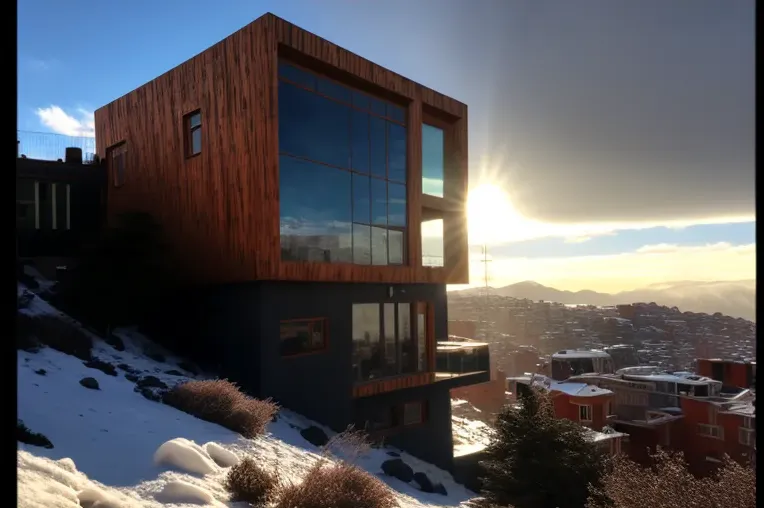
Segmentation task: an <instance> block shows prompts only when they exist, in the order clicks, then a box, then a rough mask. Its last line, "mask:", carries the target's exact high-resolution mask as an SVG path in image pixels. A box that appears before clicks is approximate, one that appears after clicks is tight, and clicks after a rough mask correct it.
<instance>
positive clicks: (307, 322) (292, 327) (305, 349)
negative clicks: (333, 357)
mask: <svg viewBox="0 0 764 508" xmlns="http://www.w3.org/2000/svg"><path fill="white" fill-rule="evenodd" d="M280 335H281V342H280V346H279V348H280V350H281V356H295V355H301V354H306V353H315V352H320V351H324V350H326V348H327V340H326V339H327V336H326V321H325V320H324V319H301V320H296V321H282V322H281V327H280Z"/></svg>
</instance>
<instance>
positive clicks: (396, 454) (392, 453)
mask: <svg viewBox="0 0 764 508" xmlns="http://www.w3.org/2000/svg"><path fill="white" fill-rule="evenodd" d="M387 454H388V455H389V456H391V457H400V456H401V454H400V453H398V452H387Z"/></svg>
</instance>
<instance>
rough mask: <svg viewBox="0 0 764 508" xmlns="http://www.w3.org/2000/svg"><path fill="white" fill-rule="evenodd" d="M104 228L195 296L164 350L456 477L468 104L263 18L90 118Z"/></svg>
mask: <svg viewBox="0 0 764 508" xmlns="http://www.w3.org/2000/svg"><path fill="white" fill-rule="evenodd" d="M95 123H96V140H97V152H98V153H99V154H102V155H104V156H105V158H106V161H107V167H108V168H110V169H109V170H108V180H109V182H108V200H107V202H108V216H109V217H110V218H112V217H114V216H115V215H116V214H119V213H120V212H127V211H147V212H150V213H152V214H153V215H154V216H155V217H156V218H157V220H158V221H159V222H160V223H161V225H162V226H163V230H164V231H165V234H166V235H167V240H168V242H167V243H169V244H170V247H171V256H172V262H171V263H170V264H169V265H168V269H171V270H173V271H174V272H175V274H176V275H178V276H179V277H180V279H182V280H184V281H186V282H187V286H188V287H184V288H182V289H183V290H182V292H180V294H179V295H178V296H177V297H176V298H174V299H168V301H167V304H166V307H164V308H163V309H161V312H162V315H161V319H160V320H159V322H158V323H155V325H157V326H160V327H161V329H162V331H163V333H162V336H164V337H168V340H171V341H173V340H174V341H175V344H176V345H181V344H182V346H183V347H184V348H185V350H186V351H187V352H188V354H191V355H192V356H193V357H195V358H196V359H197V360H198V361H200V362H204V363H207V364H208V365H216V366H218V367H219V368H221V371H222V372H223V373H224V375H226V376H228V377H229V378H230V379H232V380H235V381H236V382H238V383H239V384H240V385H241V386H242V387H243V388H245V389H247V390H248V391H250V392H251V393H253V394H255V395H258V396H261V397H273V398H274V399H276V400H277V401H278V402H280V403H281V404H282V405H283V406H285V407H287V408H290V409H292V410H294V411H297V412H299V413H301V414H303V415H305V416H307V417H309V418H312V419H315V420H317V421H319V422H322V423H325V424H327V425H329V426H331V427H332V428H334V429H335V430H343V429H344V428H345V427H346V426H347V425H349V424H355V425H356V426H357V427H362V428H366V429H367V430H369V432H370V433H371V434H372V435H373V436H376V437H384V438H385V441H386V442H388V443H391V444H395V445H398V446H401V447H402V448H404V449H406V450H408V451H410V452H411V453H413V454H415V455H417V456H419V457H421V458H422V459H424V460H428V461H430V462H432V463H435V464H437V465H439V466H441V467H446V468H450V467H451V466H452V459H453V457H452V449H453V448H452V435H451V417H450V415H451V408H450V397H449V390H450V389H451V388H454V387H458V386H464V385H468V384H474V383H480V382H485V381H488V380H489V358H488V349H487V345H484V344H477V343H448V342H447V337H448V330H447V323H448V317H447V310H446V284H461V283H467V282H468V280H469V265H468V243H467V227H466V209H465V208H466V207H465V202H466V194H467V106H466V105H464V104H462V103H460V102H458V101H456V100H454V99H451V98H449V97H446V96H444V95H442V94H440V93H438V92H435V91H433V90H431V89H428V88H426V87H423V86H421V85H419V84H417V83H414V82H413V81H410V80H408V79H406V78H403V77H402V76H400V75H398V74H395V73H393V72H391V71H389V70H387V69H384V68H382V67H379V66H377V65H375V64H373V63H371V62H369V61H368V60H365V59H363V58H361V57H359V56H357V55H354V54H353V53H350V52H349V51H347V50H344V49H342V48H340V47H338V46H335V45H334V44H331V43H330V42H328V41H326V40H324V39H321V38H319V37H317V36H315V35H313V34H311V33H308V32H306V31H303V30H301V29H300V28H298V27H296V26H294V25H291V24H290V23H288V22H286V21H284V20H282V19H279V18H277V17H276V16H273V15H271V14H266V15H264V16H262V17H261V18H258V19H257V20H256V21H255V22H253V23H251V24H250V25H248V26H246V27H244V28H243V29H241V30H239V31H238V32H236V33H234V34H233V35H231V36H229V37H227V38H226V39H224V40H223V41H221V42H219V43H218V44H216V45H214V46H213V47H211V48H209V49H208V50H206V51H204V52H202V53H200V54H199V55H197V56H195V57H194V58H192V59H190V60H188V61H187V62H185V63H183V64H181V65H180V66H178V67H176V68H174V69H172V70H170V71H168V72H167V73H165V74H163V75H162V76H160V77H158V78H156V79H154V80H153V81H151V82H149V83H147V84H145V85H143V86H141V87H139V88H137V89H136V90H134V91H132V92H130V93H129V94H127V95H125V96H123V97H121V98H119V99H117V100H115V101H114V102H112V103H110V104H108V105H106V106H104V107H102V108H100V109H99V110H97V111H96V112H95Z"/></svg>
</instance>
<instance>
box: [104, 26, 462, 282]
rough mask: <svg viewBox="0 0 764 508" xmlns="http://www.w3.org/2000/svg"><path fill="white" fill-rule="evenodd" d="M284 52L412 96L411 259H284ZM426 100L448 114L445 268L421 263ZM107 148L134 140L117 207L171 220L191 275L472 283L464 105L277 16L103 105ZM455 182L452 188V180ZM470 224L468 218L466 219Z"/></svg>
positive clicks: (183, 269) (184, 269) (356, 81)
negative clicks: (280, 76) (197, 142)
mask: <svg viewBox="0 0 764 508" xmlns="http://www.w3.org/2000/svg"><path fill="white" fill-rule="evenodd" d="M279 55H283V56H285V57H288V58H290V59H292V60H295V61H296V63H301V64H303V65H306V66H308V67H310V68H312V69H313V70H315V71H317V72H322V73H325V74H328V75H329V76H331V77H334V78H336V79H339V80H341V81H343V82H345V83H346V84H347V85H349V86H353V87H355V88H359V89H361V90H364V91H367V92H371V93H375V94H378V95H380V96H383V97H389V98H392V99H395V100H396V101H397V102H399V103H402V104H408V124H409V128H408V129H407V132H408V136H409V137H408V143H407V157H408V170H409V176H408V182H407V183H408V217H409V226H408V248H409V253H408V254H409V260H410V265H409V266H359V265H350V264H329V263H310V262H282V261H281V259H280V256H281V250H280V244H279V201H278V195H279V188H278V184H279V179H278V115H277V112H278V97H277V92H278V87H277V72H276V67H277V62H278V58H279ZM423 107H424V108H427V109H428V111H429V110H435V111H438V112H441V113H442V116H443V117H444V118H447V119H449V120H448V121H449V122H450V124H451V128H449V145H450V146H452V147H453V148H452V149H451V153H449V154H448V159H449V160H450V161H452V163H451V164H450V166H452V168H457V169H458V173H459V177H458V178H450V179H449V183H448V185H447V189H446V193H447V195H448V196H449V197H451V198H452V199H455V200H456V201H454V202H453V203H456V209H453V203H452V207H451V208H452V209H451V211H450V212H449V213H450V216H449V217H450V218H449V219H448V224H449V226H451V225H452V227H448V228H447V232H446V242H448V244H449V245H452V246H453V245H455V246H457V247H456V248H453V247H452V248H449V249H448V251H449V252H447V253H446V263H445V264H446V266H445V267H438V268H430V267H422V266H421V247H420V235H421V227H420V220H421V190H422V178H421V172H422V168H421V121H422V118H423V113H422V111H423ZM197 109H200V110H201V113H202V152H201V154H199V155H197V156H194V157H191V158H186V157H185V150H184V139H185V137H184V136H185V133H184V130H183V129H184V122H183V117H184V115H186V114H188V113H190V112H192V111H195V110H197ZM95 123H96V143H97V152H98V154H99V155H102V156H103V155H104V154H105V153H106V150H107V148H108V147H110V146H112V145H114V144H117V143H120V142H123V141H124V142H126V147H127V161H126V171H125V182H124V185H123V186H121V187H119V188H115V187H114V186H113V182H112V181H111V178H112V176H111V174H110V175H109V179H110V180H109V185H108V191H107V192H108V215H109V217H110V218H113V217H114V216H115V215H116V214H118V213H120V212H124V211H132V210H143V211H148V212H151V213H152V214H154V215H155V216H156V217H157V219H158V220H159V221H160V223H161V224H162V226H163V228H164V231H165V234H166V237H167V241H168V243H169V244H170V245H171V248H172V254H173V259H174V269H175V270H176V271H177V273H178V275H180V276H182V277H183V279H184V280H185V281H187V282H188V283H225V282H241V281H251V280H258V279H260V280H302V281H338V282H339V281H342V282H351V281H355V282H390V283H465V282H468V276H469V265H468V255H467V236H466V220H465V217H466V215H465V213H466V211H465V207H464V204H465V196H466V185H467V107H466V106H465V105H464V104H462V103H460V102H458V101H456V100H453V99H450V98H449V97H446V96H445V95H442V94H440V93H438V92H435V91H434V90H430V89H428V88H425V87H423V86H421V85H419V84H417V83H414V82H413V81H410V80H408V79H406V78H404V77H402V76H400V75H398V74H395V73H394V72H391V71H389V70H387V69H384V68H382V67H380V66H378V65H375V64H373V63H372V62H370V61H368V60H366V59H364V58H361V57H359V56H357V55H355V54H353V53H351V52H349V51H347V50H345V49H342V48H340V47H338V46H336V45H334V44H332V43H330V42H328V41H326V40H324V39H321V38H320V37H317V36H315V35H313V34H311V33H309V32H306V31H304V30H302V29H300V28H298V27H296V26H294V25H292V24H290V23H288V22H286V21H284V20H281V19H279V18H277V17H275V16H273V15H271V14H266V15H265V16H262V17H261V18H258V19H257V20H256V21H254V22H253V23H251V24H249V25H248V26H246V27H244V28H243V29H241V30H239V31H238V32H236V33H234V34H232V35H231V36H229V37H227V38H226V39H224V40H223V41H221V42H219V43H217V44H215V45H214V46H212V47H211V48H209V49H207V50H205V51H204V52H202V53H200V54H199V55H197V56H195V57H193V58H191V59H190V60H188V61H186V62H184V63H183V64H181V65H179V66H178V67H175V68H174V69H172V70H170V71H168V72H166V73H165V74H163V75H161V76H159V77H158V78H156V79H154V80H152V81H150V82H149V83H147V84H145V85H143V86H141V87H139V88H137V89H136V90H133V91H132V92H130V93H128V94H127V95H125V96H123V97H121V98H119V99H117V100H115V101H114V102H112V103H110V104H108V105H106V106H104V107H102V108H100V109H98V110H97V111H96V113H95ZM449 186H451V187H453V188H451V189H449V188H448V187H449ZM462 225H463V227H462Z"/></svg>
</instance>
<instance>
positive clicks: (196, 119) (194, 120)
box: [189, 113, 202, 128]
mask: <svg viewBox="0 0 764 508" xmlns="http://www.w3.org/2000/svg"><path fill="white" fill-rule="evenodd" d="M189 124H190V125H189V127H191V128H193V127H199V126H200V125H202V114H201V113H194V114H193V115H191V117H190V118H189Z"/></svg>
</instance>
